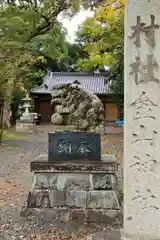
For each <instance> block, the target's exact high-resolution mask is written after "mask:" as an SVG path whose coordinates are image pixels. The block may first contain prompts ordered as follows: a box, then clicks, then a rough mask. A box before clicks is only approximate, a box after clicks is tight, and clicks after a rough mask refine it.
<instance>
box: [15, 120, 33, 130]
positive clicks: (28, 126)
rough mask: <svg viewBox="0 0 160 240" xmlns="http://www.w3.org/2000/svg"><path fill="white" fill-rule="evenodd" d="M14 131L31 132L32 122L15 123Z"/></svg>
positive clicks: (21, 121)
mask: <svg viewBox="0 0 160 240" xmlns="http://www.w3.org/2000/svg"><path fill="white" fill-rule="evenodd" d="M16 131H17V132H33V121H23V120H17V121H16Z"/></svg>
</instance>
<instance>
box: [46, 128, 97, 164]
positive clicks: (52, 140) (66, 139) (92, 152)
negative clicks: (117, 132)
mask: <svg viewBox="0 0 160 240" xmlns="http://www.w3.org/2000/svg"><path fill="white" fill-rule="evenodd" d="M48 135H49V148H48V160H49V161H76V160H81V161H85V160H90V161H100V159H101V141H100V134H98V133H91V132H90V133H86V132H55V133H49V134H48Z"/></svg>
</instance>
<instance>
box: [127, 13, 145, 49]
mask: <svg viewBox="0 0 160 240" xmlns="http://www.w3.org/2000/svg"><path fill="white" fill-rule="evenodd" d="M145 25H146V24H145V23H144V22H141V17H140V16H137V24H136V25H135V26H132V27H131V29H132V31H133V32H132V34H131V36H129V38H130V39H133V38H134V39H135V41H134V43H135V45H136V47H137V48H139V47H140V46H141V32H144V27H145Z"/></svg>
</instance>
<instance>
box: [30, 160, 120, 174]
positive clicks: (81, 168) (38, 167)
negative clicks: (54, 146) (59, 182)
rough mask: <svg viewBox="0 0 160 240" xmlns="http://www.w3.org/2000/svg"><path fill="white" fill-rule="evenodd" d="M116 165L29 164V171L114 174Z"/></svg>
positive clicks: (109, 163) (86, 163)
mask: <svg viewBox="0 0 160 240" xmlns="http://www.w3.org/2000/svg"><path fill="white" fill-rule="evenodd" d="M118 165H119V164H118V163H117V162H115V161H113V162H103V161H99V162H90V163H89V162H84V163H80V162H76V163H73V162H72V163H71V162H67V163H66V162H61V163H57V162H46V161H44V162H38V161H33V162H31V171H34V172H53V173H56V172H57V173H103V172H104V173H115V172H116V171H117V170H118Z"/></svg>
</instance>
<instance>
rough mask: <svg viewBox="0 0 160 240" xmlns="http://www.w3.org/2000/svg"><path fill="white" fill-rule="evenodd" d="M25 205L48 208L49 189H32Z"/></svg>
mask: <svg viewBox="0 0 160 240" xmlns="http://www.w3.org/2000/svg"><path fill="white" fill-rule="evenodd" d="M27 206H28V207H31V208H42V207H44V208H50V207H51V198H50V191H48V190H40V191H33V192H30V193H29V194H28V199H27Z"/></svg>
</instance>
